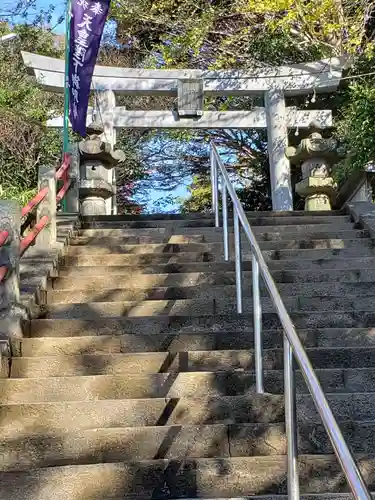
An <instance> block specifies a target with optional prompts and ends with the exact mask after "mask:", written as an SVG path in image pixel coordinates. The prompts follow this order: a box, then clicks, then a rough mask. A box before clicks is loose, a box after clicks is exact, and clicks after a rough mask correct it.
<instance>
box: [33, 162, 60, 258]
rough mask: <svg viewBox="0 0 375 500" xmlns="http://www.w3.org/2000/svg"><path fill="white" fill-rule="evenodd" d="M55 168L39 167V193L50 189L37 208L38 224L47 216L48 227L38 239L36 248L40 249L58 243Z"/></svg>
mask: <svg viewBox="0 0 375 500" xmlns="http://www.w3.org/2000/svg"><path fill="white" fill-rule="evenodd" d="M55 174H56V171H55V168H54V167H53V166H44V165H41V166H40V167H39V172H38V191H40V190H41V189H43V188H45V187H48V194H47V196H46V197H45V198H44V200H43V201H42V202H41V203H40V204H39V205H38V208H37V223H38V222H39V221H40V220H41V219H42V217H44V216H47V217H48V219H49V222H48V225H47V226H46V227H45V228H44V229H43V230H42V231H41V233H40V234H39V235H38V238H37V239H36V244H35V246H36V247H37V248H40V249H48V248H49V247H51V246H53V245H54V244H55V243H56V238H57V234H56V179H55Z"/></svg>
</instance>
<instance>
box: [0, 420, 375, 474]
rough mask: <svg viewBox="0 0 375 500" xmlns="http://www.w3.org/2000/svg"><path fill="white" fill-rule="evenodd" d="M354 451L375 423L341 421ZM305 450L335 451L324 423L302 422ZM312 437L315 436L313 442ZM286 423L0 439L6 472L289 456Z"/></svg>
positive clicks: (366, 448)
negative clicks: (215, 458)
mask: <svg viewBox="0 0 375 500" xmlns="http://www.w3.org/2000/svg"><path fill="white" fill-rule="evenodd" d="M340 428H341V431H342V432H343V435H344V437H345V439H346V440H347V442H348V444H349V445H350V446H351V448H352V450H353V452H354V453H372V452H373V445H374V444H375V443H374V431H375V422H342V423H341V425H340ZM298 433H299V436H298V445H299V451H300V453H301V454H317V455H321V454H333V453H334V452H333V449H332V446H331V444H330V442H329V440H328V438H327V434H326V431H325V429H324V427H323V426H322V425H319V424H307V425H303V424H300V426H299V429H298ZM311 436H314V439H313V440H311ZM286 453H287V439H286V434H285V424H284V423H275V424H229V425H226V424H211V425H198V426H189V425H186V426H180V425H176V426H170V425H166V426H157V427H151V426H150V427H130V428H129V427H128V428H126V427H120V428H104V429H103V428H102V429H87V430H82V431H80V432H78V433H73V432H68V433H59V432H55V433H53V434H49V435H48V436H33V437H30V436H24V437H22V436H21V437H20V439H19V440H18V441H17V442H16V443H14V442H13V441H12V439H4V440H3V441H1V442H0V455H1V457H2V462H1V470H2V471H17V470H18V471H22V470H27V469H28V468H32V469H34V468H39V467H59V466H64V465H68V464H69V465H86V464H98V463H113V462H126V461H138V460H155V459H169V460H170V459H178V458H179V457H184V459H189V458H214V457H220V458H230V457H256V456H258V457H261V456H272V455H286Z"/></svg>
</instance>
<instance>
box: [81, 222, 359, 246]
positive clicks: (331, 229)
mask: <svg viewBox="0 0 375 500" xmlns="http://www.w3.org/2000/svg"><path fill="white" fill-rule="evenodd" d="M354 226H355V225H354V224H353V223H352V222H349V220H348V219H346V220H342V219H341V220H336V219H334V220H332V222H331V223H328V224H322V223H316V224H303V225H295V224H290V225H274V226H273V225H265V226H259V225H258V226H255V225H254V226H252V227H251V229H252V231H253V233H254V235H256V236H257V237H259V239H260V240H263V241H274V240H275V239H288V240H290V239H295V237H298V236H301V234H303V237H304V238H313V239H316V238H324V236H322V233H323V234H327V238H336V236H335V234H336V232H337V231H340V232H342V231H353V230H354V229H355V227H354ZM230 231H231V232H233V228H232V229H230ZM222 234H223V229H222V228H215V227H207V226H206V227H204V226H202V227H197V226H195V227H178V226H177V227H176V226H174V221H173V223H172V225H170V227H159V228H147V227H146V228H144V229H141V228H133V229H132V228H125V227H123V226H121V227H119V228H117V229H116V228H114V227H113V225H111V226H107V228H101V229H99V228H97V229H80V230H79V232H78V235H79V236H84V237H85V238H92V239H98V238H108V237H109V238H114V237H115V238H123V237H129V236H135V237H140V236H155V237H160V236H163V237H164V238H166V237H171V236H173V235H178V236H196V235H198V236H204V237H206V238H210V237H212V238H214V237H218V238H222ZM271 235H278V236H275V237H272V236H271ZM314 235H317V236H314ZM319 235H320V236H319ZM91 241H92V240H90V242H91Z"/></svg>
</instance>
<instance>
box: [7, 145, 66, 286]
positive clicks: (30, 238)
mask: <svg viewBox="0 0 375 500" xmlns="http://www.w3.org/2000/svg"><path fill="white" fill-rule="evenodd" d="M70 163H71V155H69V154H67V153H65V154H64V158H63V162H62V165H61V167H60V168H59V169H58V170H57V171H56V174H55V179H56V182H57V181H59V180H62V181H63V185H62V187H61V189H60V190H59V192H58V193H57V195H56V202H57V203H59V202H60V201H61V200H62V199H63V198H64V196H65V195H66V193H67V192H68V190H69V188H70V185H71V180H70V179H69V178H68V171H69V167H70ZM47 195H48V187H45V188H43V189H41V190H40V191H39V192H38V193H37V194H36V195H35V196H34V198H33V199H32V200H30V201H29V203H28V204H27V205H26V206H24V207H23V208H22V210H21V216H22V217H25V216H26V215H28V214H29V213H30V212H31V211H32V210H33V209H34V208H36V207H37V206H38V205H39V204H40V203H41V202H42V201H43V200H44V199H45V198H46V196H47ZM48 222H49V217H48V215H44V216H43V217H42V218H41V219H40V221H39V222H38V223H37V224H36V225H35V226H34V227H33V228H32V230H31V231H30V232H29V233H28V234H27V236H25V237H24V238H22V239H21V242H20V256H21V257H22V255H23V254H24V253H25V252H26V250H27V249H28V248H29V247H30V245H31V244H32V243H33V242H34V241H35V239H36V238H37V236H38V234H39V233H40V232H41V231H42V230H43V229H44V228H45V227H46V226H47V225H48ZM8 237H9V233H8V231H0V247H2V246H3V245H4V244H5V243H6V241H7V239H8ZM6 273H7V267H6V266H2V267H0V282H1V281H3V279H4V278H5V276H6Z"/></svg>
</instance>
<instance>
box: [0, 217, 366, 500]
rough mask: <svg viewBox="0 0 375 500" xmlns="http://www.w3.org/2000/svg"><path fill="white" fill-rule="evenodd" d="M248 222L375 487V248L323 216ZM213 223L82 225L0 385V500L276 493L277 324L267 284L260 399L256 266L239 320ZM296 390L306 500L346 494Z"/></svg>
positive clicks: (280, 446) (279, 471)
mask: <svg viewBox="0 0 375 500" xmlns="http://www.w3.org/2000/svg"><path fill="white" fill-rule="evenodd" d="M248 217H249V220H250V221H251V223H252V227H253V230H254V232H255V234H256V235H257V237H258V241H259V244H260V247H261V249H262V251H263V252H264V255H265V257H266V259H267V261H268V263H269V266H270V269H271V271H272V273H273V276H274V278H275V280H276V281H277V283H278V285H279V289H280V291H281V293H282V296H283V298H284V300H285V304H286V306H287V309H288V310H289V311H290V313H291V315H292V319H293V321H294V322H295V325H296V327H297V328H298V331H299V334H300V337H301V339H302V340H303V343H304V346H305V348H306V349H307V352H308V355H309V357H310V359H311V361H312V363H313V366H314V368H316V370H317V374H318V376H319V379H320V380H321V383H322V386H323V389H324V390H325V391H326V393H327V396H328V400H329V403H330V404H331V407H332V409H333V411H334V413H335V415H336V417H337V419H338V421H339V423H340V426H341V429H342V431H343V433H344V435H345V438H346V439H347V442H348V443H349V444H350V447H351V449H352V451H353V452H354V453H355V454H356V455H358V463H359V464H360V468H361V471H362V473H363V475H364V478H365V481H366V482H367V484H368V485H369V487H370V489H372V490H374V487H375V449H374V446H375V311H374V304H375V300H374V298H375V252H374V243H373V241H372V240H371V239H370V237H369V234H368V233H367V232H366V231H365V230H362V229H360V228H358V227H356V226H355V224H354V223H353V222H352V221H351V220H350V217H349V216H346V215H342V214H339V213H335V212H330V213H321V214H319V215H317V214H313V215H310V214H306V213H293V214H273V213H268V214H260V215H259V214H248ZM212 226H213V221H212V219H205V218H204V217H199V216H196V217H193V216H190V217H187V218H183V217H175V218H173V217H171V218H167V217H164V218H163V219H162V218H161V217H157V216H154V217H152V216H150V217H148V218H145V217H144V218H137V219H133V220H131V219H128V218H126V217H121V216H119V217H107V218H105V217H104V218H103V217H102V218H101V220H92V219H89V218H86V219H85V220H84V221H83V223H82V229H81V230H80V232H79V235H78V236H77V237H76V238H75V239H74V240H72V241H71V244H70V247H69V251H68V254H67V255H66V257H65V259H64V262H62V266H61V267H60V271H59V277H58V278H53V280H51V286H50V289H49V290H48V294H47V295H48V304H47V305H46V307H45V308H44V311H43V317H41V318H39V319H34V320H33V321H32V322H31V324H30V331H29V332H28V335H27V338H24V339H23V340H22V341H21V342H14V345H13V357H12V359H10V361H9V378H3V379H0V398H1V400H0V402H1V404H0V469H1V472H0V499H1V500H124V499H130V498H134V499H135V498H137V499H141V500H146V499H153V500H159V499H160V500H161V499H177V498H231V497H232V498H233V497H245V496H253V497H254V498H263V499H267V500H271V499H274V500H275V499H278V500H279V499H281V498H285V497H284V496H283V495H285V494H286V488H287V484H286V437H285V426H284V399H283V395H282V392H283V371H282V370H283V350H282V331H281V330H280V323H279V320H278V317H277V315H276V314H275V312H274V310H273V306H272V304H271V301H270V299H269V298H268V297H267V296H266V291H265V290H262V295H263V296H264V297H263V301H262V303H263V330H264V331H263V339H264V342H263V345H264V365H265V370H266V373H265V387H266V391H267V394H265V395H256V394H255V393H254V387H255V380H254V373H253V369H254V354H253V333H252V314H251V311H252V300H251V262H250V261H247V262H244V277H245V279H244V284H245V286H244V310H245V311H246V314H244V315H238V314H237V313H236V306H235V286H234V285H235V275H234V264H233V263H232V262H229V263H225V262H223V259H222V233H221V230H217V229H215V228H214V227H212ZM243 250H244V254H245V255H247V256H248V257H249V258H250V252H249V248H248V247H247V246H246V244H245V243H244V244H243ZM232 255H233V252H232ZM296 379H297V391H298V395H297V408H298V418H299V422H300V425H299V452H300V459H299V462H300V485H301V493H303V497H302V498H304V499H310V500H311V499H313V498H316V496H315V495H314V494H320V495H319V498H320V499H325V498H327V499H328V498H330V499H332V500H333V499H335V500H337V499H341V498H351V497H350V496H348V495H345V494H344V492H347V491H348V487H347V485H346V481H345V478H344V477H343V473H342V471H341V469H340V466H339V464H338V462H337V459H336V458H335V456H334V455H333V452H332V449H331V446H330V443H329V442H328V438H327V436H326V434H325V431H324V429H323V427H322V424H321V421H320V418H319V416H318V414H317V412H316V410H315V406H314V404H313V402H312V400H311V397H310V396H309V395H308V393H307V389H306V386H305V384H304V382H303V380H302V377H301V374H300V373H299V372H298V371H297V374H296ZM311 495H312V496H311Z"/></svg>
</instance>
